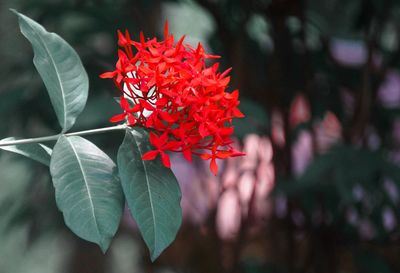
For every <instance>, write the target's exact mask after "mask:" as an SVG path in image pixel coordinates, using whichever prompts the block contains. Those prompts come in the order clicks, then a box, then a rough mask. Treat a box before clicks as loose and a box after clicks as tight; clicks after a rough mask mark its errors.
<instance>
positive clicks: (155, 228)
mask: <svg viewBox="0 0 400 273" xmlns="http://www.w3.org/2000/svg"><path fill="white" fill-rule="evenodd" d="M131 135H132V137H133V139H134V141H135V143H136V146H137V148H138V150H139V153H140V155H143V153H142V149H140V146H139V144H138V143H137V141H136V138H135V136H134V135H133V134H132V133H131ZM140 162H141V163H142V166H143V169H144V172H145V177H146V185H147V189H148V195H149V199H150V208H151V213H152V215H153V217H152V220H153V226H154V250H155V249H156V242H157V240H156V237H157V236H156V233H157V226H156V214H155V212H154V205H153V199H152V195H151V191H150V182H149V179H148V175H147V168H146V164H144V160H140Z"/></svg>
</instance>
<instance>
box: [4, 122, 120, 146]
mask: <svg viewBox="0 0 400 273" xmlns="http://www.w3.org/2000/svg"><path fill="white" fill-rule="evenodd" d="M127 127H128V126H127V125H126V124H119V125H116V126H110V127H105V128H98V129H91V130H84V131H79V132H73V133H67V134H58V135H53V136H45V137H35V138H25V139H18V140H10V141H0V147H1V146H10V145H18V144H28V143H38V142H46V141H52V140H57V139H58V138H59V137H60V136H62V135H64V136H84V135H92V134H99V133H104V132H109V131H116V130H124V129H126V128H127Z"/></svg>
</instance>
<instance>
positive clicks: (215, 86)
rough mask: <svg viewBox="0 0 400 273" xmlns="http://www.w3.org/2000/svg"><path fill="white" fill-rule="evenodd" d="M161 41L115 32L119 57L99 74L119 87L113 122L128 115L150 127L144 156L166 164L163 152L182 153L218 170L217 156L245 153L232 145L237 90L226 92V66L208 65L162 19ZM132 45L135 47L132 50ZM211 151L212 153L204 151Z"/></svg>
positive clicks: (199, 50)
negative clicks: (118, 108)
mask: <svg viewBox="0 0 400 273" xmlns="http://www.w3.org/2000/svg"><path fill="white" fill-rule="evenodd" d="M164 38H165V39H164V40H162V41H157V39H156V38H153V39H150V40H145V38H144V35H143V33H140V41H139V42H136V41H132V40H131V38H130V35H129V32H128V31H125V33H124V34H123V33H122V32H121V31H118V45H119V46H120V47H121V48H122V49H121V50H119V51H118V61H117V63H116V66H115V70H114V71H111V72H106V73H103V74H102V75H100V77H102V78H112V79H113V80H114V82H115V85H116V86H117V88H118V89H119V90H120V91H121V102H120V106H121V109H122V110H123V113H122V114H119V115H116V116H114V117H112V118H111V121H112V122H120V121H122V120H127V123H128V125H131V126H133V125H139V126H142V127H145V128H148V129H151V130H152V132H151V133H150V143H151V144H152V146H154V147H155V148H156V149H154V150H152V151H149V152H147V153H146V154H144V155H143V157H142V158H143V160H153V159H155V158H156V157H157V156H158V155H160V157H161V160H162V162H163V164H164V165H165V166H166V167H170V161H169V156H168V154H167V152H170V151H173V152H182V153H183V155H184V156H185V158H186V159H187V160H192V155H193V154H195V155H199V156H200V157H201V158H202V159H204V160H207V159H211V163H210V169H211V171H212V172H213V173H214V174H215V175H216V174H217V171H218V167H217V164H216V159H217V158H218V159H224V158H228V157H232V156H238V155H243V154H242V153H239V152H236V151H234V150H233V148H232V147H231V144H232V140H231V135H232V134H233V131H234V128H233V127H232V119H233V118H241V117H243V116H244V115H243V114H242V113H241V112H240V110H239V109H238V108H237V107H238V105H239V100H238V97H239V92H238V91H237V90H235V91H234V92H232V93H228V92H226V89H227V86H228V84H229V81H230V77H229V76H228V74H229V72H230V70H231V69H230V68H229V69H227V70H225V71H224V72H223V73H220V72H219V71H218V68H219V64H218V63H215V64H213V65H212V66H207V65H206V59H216V58H219V56H215V55H210V54H207V53H206V52H205V51H204V48H203V46H202V45H201V44H200V43H199V44H198V46H197V47H196V48H193V47H191V46H189V45H187V44H184V37H182V38H181V39H180V40H179V41H178V42H177V43H176V44H175V42H174V37H173V35H170V34H169V33H168V24H167V23H166V24H165V29H164ZM133 49H134V50H133ZM207 151H209V152H210V153H207Z"/></svg>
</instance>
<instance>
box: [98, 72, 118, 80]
mask: <svg viewBox="0 0 400 273" xmlns="http://www.w3.org/2000/svg"><path fill="white" fill-rule="evenodd" d="M115 75H117V71H112V72H105V73H103V74H100V75H99V77H100V78H102V79H110V78H114V76H115Z"/></svg>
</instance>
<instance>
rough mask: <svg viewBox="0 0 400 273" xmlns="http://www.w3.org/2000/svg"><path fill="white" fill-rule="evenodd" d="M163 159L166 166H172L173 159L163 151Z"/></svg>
mask: <svg viewBox="0 0 400 273" xmlns="http://www.w3.org/2000/svg"><path fill="white" fill-rule="evenodd" d="M161 161H162V163H163V164H164V166H165V167H167V168H171V161H170V160H169V155H168V154H166V153H164V152H161Z"/></svg>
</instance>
